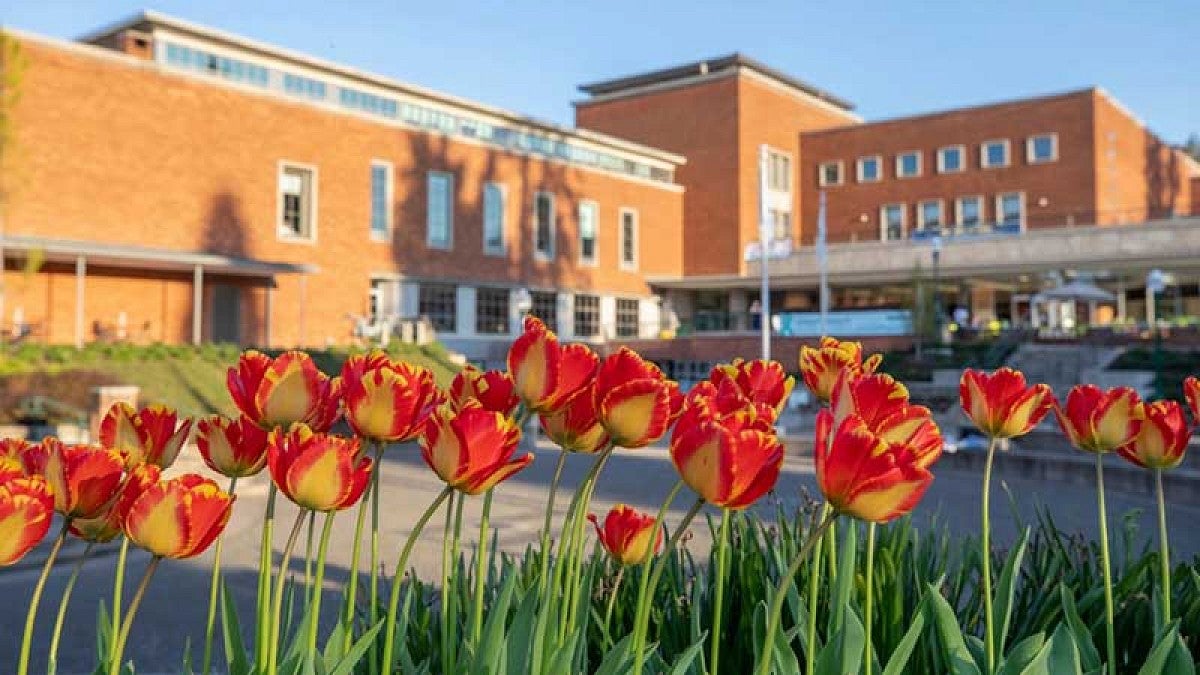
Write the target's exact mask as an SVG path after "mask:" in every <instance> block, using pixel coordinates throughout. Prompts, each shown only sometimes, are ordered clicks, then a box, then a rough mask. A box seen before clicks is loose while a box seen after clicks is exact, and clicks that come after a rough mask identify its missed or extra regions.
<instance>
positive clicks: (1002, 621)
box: [996, 527, 1029, 653]
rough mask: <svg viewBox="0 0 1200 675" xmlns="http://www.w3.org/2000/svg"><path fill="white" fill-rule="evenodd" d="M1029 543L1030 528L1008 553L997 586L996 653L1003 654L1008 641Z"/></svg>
mask: <svg viewBox="0 0 1200 675" xmlns="http://www.w3.org/2000/svg"><path fill="white" fill-rule="evenodd" d="M1028 543H1029V528H1028V527H1026V528H1025V529H1023V530H1022V531H1021V536H1020V538H1018V539H1017V544H1016V545H1015V546H1013V548H1012V550H1011V551H1009V552H1008V559H1007V560H1005V561H1004V568H1003V569H1002V570H1001V572H1000V582H999V583H998V584H997V585H996V602H997V604H996V619H997V624H998V625H999V632H998V633H997V634H996V652H997V653H1003V652H1004V645H1005V643H1006V642H1007V641H1008V627H1009V625H1010V624H1011V623H1012V610H1013V597H1014V596H1015V594H1016V592H1017V585H1016V580H1017V577H1018V575H1019V574H1020V572H1021V559H1022V558H1023V557H1024V556H1025V547H1026V545H1027V544H1028Z"/></svg>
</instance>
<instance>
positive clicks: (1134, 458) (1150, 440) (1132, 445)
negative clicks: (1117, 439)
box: [1117, 401, 1192, 469]
mask: <svg viewBox="0 0 1200 675" xmlns="http://www.w3.org/2000/svg"><path fill="white" fill-rule="evenodd" d="M1142 410H1143V413H1144V415H1145V419H1144V420H1143V422H1142V428H1141V429H1140V430H1139V431H1138V435H1137V436H1136V437H1135V438H1134V439H1133V440H1132V441H1130V442H1129V443H1126V444H1125V445H1122V446H1121V447H1119V448H1117V454H1119V455H1121V456H1122V457H1124V458H1125V459H1127V460H1129V461H1130V462H1133V463H1134V464H1137V465H1138V466H1140V467H1144V468H1147V469H1173V468H1175V467H1177V466H1179V463H1180V462H1182V461H1183V454H1184V452H1186V451H1187V446H1188V441H1190V440H1191V438H1192V432H1191V429H1190V428H1189V426H1188V423H1187V419H1186V418H1185V417H1184V414H1183V406H1181V405H1179V404H1178V403H1176V402H1175V401H1155V402H1153V403H1147V404H1145V405H1144V406H1143V409H1142Z"/></svg>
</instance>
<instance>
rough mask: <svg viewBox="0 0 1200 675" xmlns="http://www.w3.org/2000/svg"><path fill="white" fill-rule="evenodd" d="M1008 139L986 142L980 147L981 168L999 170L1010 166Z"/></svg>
mask: <svg viewBox="0 0 1200 675" xmlns="http://www.w3.org/2000/svg"><path fill="white" fill-rule="evenodd" d="M1008 161H1009V160H1008V139H1007V138H1003V139H999V140H995V141H984V142H983V145H980V146H979V166H981V167H983V168H984V169H998V168H1000V167H1005V166H1008Z"/></svg>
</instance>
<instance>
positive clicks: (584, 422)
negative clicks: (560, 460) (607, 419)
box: [541, 385, 608, 453]
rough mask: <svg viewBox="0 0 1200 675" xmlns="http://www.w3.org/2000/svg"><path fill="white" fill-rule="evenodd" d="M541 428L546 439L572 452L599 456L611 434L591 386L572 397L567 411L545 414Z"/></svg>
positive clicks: (561, 410) (565, 409) (566, 407)
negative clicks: (604, 424) (601, 422)
mask: <svg viewBox="0 0 1200 675" xmlns="http://www.w3.org/2000/svg"><path fill="white" fill-rule="evenodd" d="M541 424H542V431H544V432H545V433H546V436H547V437H548V438H549V439H550V440H552V441H554V443H556V444H557V445H558V446H559V447H560V448H562V449H564V450H567V451H569V452H583V453H593V452H599V451H600V450H601V449H602V448H603V447H604V446H605V444H607V443H608V432H606V431H605V430H604V426H603V425H602V424H600V416H599V413H598V412H597V411H596V397H595V396H594V395H593V389H592V387H591V386H590V385H589V386H588V387H587V388H586V389H584V390H583V391H581V392H580V393H579V395H578V396H573V397H571V400H570V401H569V402H567V405H566V406H565V407H563V408H561V409H559V410H556V411H554V412H552V413H548V414H542V415H541Z"/></svg>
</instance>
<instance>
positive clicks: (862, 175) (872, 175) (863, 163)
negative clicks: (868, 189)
mask: <svg viewBox="0 0 1200 675" xmlns="http://www.w3.org/2000/svg"><path fill="white" fill-rule="evenodd" d="M879 169H880V161H879V155H872V156H871V157H859V158H858V182H860V183H877V182H879V179H880V178H881V176H880V175H879V173H880V171H879Z"/></svg>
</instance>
